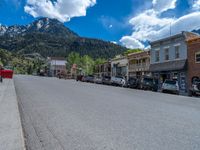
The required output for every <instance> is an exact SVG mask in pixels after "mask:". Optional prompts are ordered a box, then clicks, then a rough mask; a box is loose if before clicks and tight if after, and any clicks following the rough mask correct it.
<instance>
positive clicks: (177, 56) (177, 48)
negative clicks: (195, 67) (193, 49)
mask: <svg viewBox="0 0 200 150" xmlns="http://www.w3.org/2000/svg"><path fill="white" fill-rule="evenodd" d="M179 58H180V47H179V46H175V59H179Z"/></svg>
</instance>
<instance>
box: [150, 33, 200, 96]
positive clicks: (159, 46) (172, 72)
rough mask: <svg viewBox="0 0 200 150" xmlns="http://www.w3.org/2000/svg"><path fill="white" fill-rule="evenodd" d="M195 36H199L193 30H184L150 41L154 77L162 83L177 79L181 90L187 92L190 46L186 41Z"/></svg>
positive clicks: (151, 69) (151, 65) (151, 68)
mask: <svg viewBox="0 0 200 150" xmlns="http://www.w3.org/2000/svg"><path fill="white" fill-rule="evenodd" d="M194 37H198V35H196V34H194V33H191V32H182V33H180V34H177V35H174V36H171V37H167V38H164V39H161V40H158V41H154V42H151V43H150V44H151V53H150V56H151V62H150V71H151V72H152V74H153V76H154V77H156V78H158V79H159V83H160V85H161V84H162V83H163V82H164V81H165V80H166V79H173V80H177V81H178V84H179V87H180V92H183V93H186V92H187V90H188V80H187V79H188V72H187V58H188V47H187V42H186V41H187V40H188V39H191V38H194Z"/></svg>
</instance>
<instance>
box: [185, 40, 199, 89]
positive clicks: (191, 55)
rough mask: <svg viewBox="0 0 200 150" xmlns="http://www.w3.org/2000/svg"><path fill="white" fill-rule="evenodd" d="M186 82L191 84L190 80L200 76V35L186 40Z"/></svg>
mask: <svg viewBox="0 0 200 150" xmlns="http://www.w3.org/2000/svg"><path fill="white" fill-rule="evenodd" d="M187 42H188V84H189V87H191V85H192V80H193V79H194V78H196V77H198V78H200V37H197V38H192V39H189V40H188V41H187Z"/></svg>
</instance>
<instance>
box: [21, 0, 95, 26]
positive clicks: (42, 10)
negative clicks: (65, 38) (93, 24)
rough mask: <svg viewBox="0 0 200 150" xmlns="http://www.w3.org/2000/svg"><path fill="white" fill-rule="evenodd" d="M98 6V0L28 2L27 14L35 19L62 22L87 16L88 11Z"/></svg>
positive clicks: (35, 0) (41, 0) (43, 0)
mask: <svg viewBox="0 0 200 150" xmlns="http://www.w3.org/2000/svg"><path fill="white" fill-rule="evenodd" d="M95 4H96V0H57V1H54V2H53V1H52V0H27V4H26V6H25V7H24V10H25V12H26V13H28V14H30V15H32V16H33V17H49V18H55V19H58V20H60V21H62V22H67V21H70V19H71V18H73V17H80V16H86V10H87V8H89V7H92V6H94V5H95Z"/></svg>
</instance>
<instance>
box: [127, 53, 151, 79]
mask: <svg viewBox="0 0 200 150" xmlns="http://www.w3.org/2000/svg"><path fill="white" fill-rule="evenodd" d="M149 66H150V51H144V52H138V53H131V54H129V55H128V76H129V77H137V78H140V77H142V76H145V75H146V76H150V75H151V73H150V71H149Z"/></svg>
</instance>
